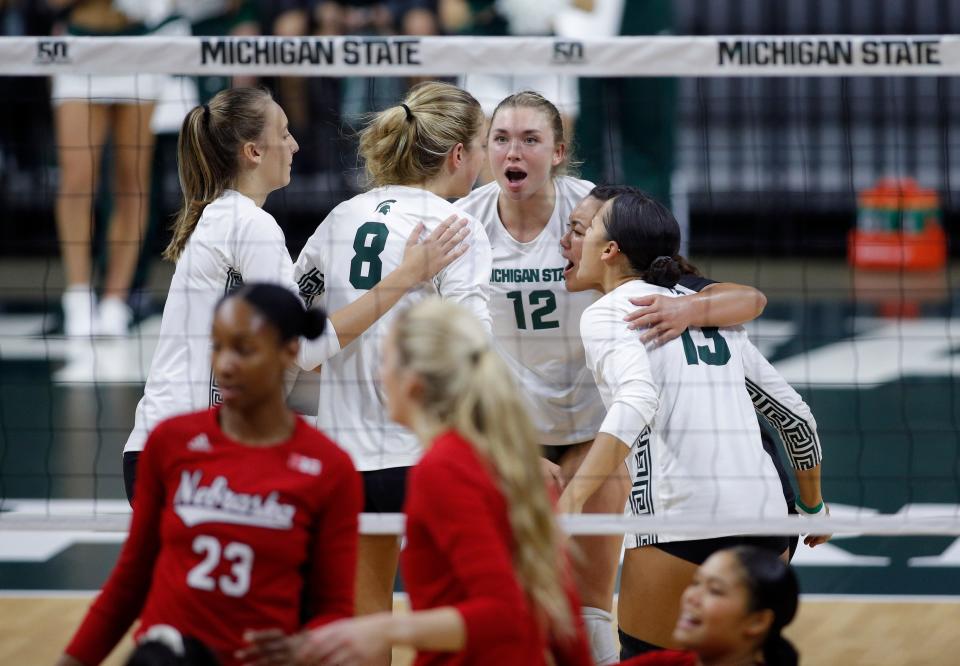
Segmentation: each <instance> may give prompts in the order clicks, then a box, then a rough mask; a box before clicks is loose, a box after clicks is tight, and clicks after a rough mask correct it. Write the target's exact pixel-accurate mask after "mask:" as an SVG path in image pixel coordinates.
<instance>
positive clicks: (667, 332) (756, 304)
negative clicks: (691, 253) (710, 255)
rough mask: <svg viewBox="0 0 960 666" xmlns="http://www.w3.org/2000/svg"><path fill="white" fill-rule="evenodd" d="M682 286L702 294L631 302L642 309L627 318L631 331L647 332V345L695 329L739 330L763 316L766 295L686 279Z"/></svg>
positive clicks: (736, 286) (742, 287)
mask: <svg viewBox="0 0 960 666" xmlns="http://www.w3.org/2000/svg"><path fill="white" fill-rule="evenodd" d="M680 284H681V285H683V286H685V287H687V288H689V289H693V290H695V291H696V292H698V293H695V294H688V295H686V296H678V297H675V298H674V297H670V296H663V295H658V294H653V295H650V296H644V297H642V298H634V299H630V302H631V303H633V304H634V305H636V306H638V307H639V309H637V310H635V311H634V312H631V313H630V314H628V315H627V316H626V321H627V322H629V326H630V328H633V329H638V328H645V329H647V330H645V331H644V332H643V335H642V340H643V341H644V342H657V343H658V344H663V343H664V342H669V341H670V340H673V339H674V338H676V337H677V336H679V335H680V334H681V333H683V332H684V331H685V330H686V329H687V328H689V327H691V326H696V327H703V326H739V325H741V324H745V323H747V322H748V321H753V320H754V319H756V318H757V317H759V316H760V315H761V314H762V313H763V309H764V308H765V307H766V305H767V297H766V296H764V294H763V292H761V291H760V290H758V289H755V288H753V287H748V286H746V285H741V284H735V283H733V282H714V281H712V280H709V279H707V278H701V277H698V276H684V278H682V279H681V281H680Z"/></svg>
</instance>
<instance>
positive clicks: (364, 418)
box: [294, 185, 491, 471]
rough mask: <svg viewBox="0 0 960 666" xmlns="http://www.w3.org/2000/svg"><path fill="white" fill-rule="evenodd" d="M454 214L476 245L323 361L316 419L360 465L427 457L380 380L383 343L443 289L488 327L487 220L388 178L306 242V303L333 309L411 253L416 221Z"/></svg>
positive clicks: (337, 211)
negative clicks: (408, 313) (398, 418)
mask: <svg viewBox="0 0 960 666" xmlns="http://www.w3.org/2000/svg"><path fill="white" fill-rule="evenodd" d="M451 215H458V216H459V217H462V218H466V219H468V221H469V228H470V237H469V238H468V239H467V241H466V242H467V243H468V244H469V249H468V250H467V252H466V253H465V254H464V255H463V256H462V257H460V258H458V259H457V260H456V261H454V262H453V263H452V264H450V265H449V266H447V267H446V268H445V269H443V270H442V271H440V273H439V274H438V275H437V276H436V277H435V278H434V279H433V280H432V281H431V282H430V283H428V284H426V285H424V286H423V287H421V288H419V289H416V290H412V291H410V292H409V293H408V294H406V295H405V296H404V297H403V298H402V299H401V300H400V302H399V303H398V304H397V305H396V306H395V307H393V308H392V309H391V310H390V312H388V313H386V315H384V316H383V317H381V318H380V319H379V321H377V322H376V323H375V324H374V325H373V326H371V327H370V328H369V329H367V331H366V332H365V333H364V334H363V335H361V336H360V337H359V338H357V339H356V340H354V341H353V342H351V343H350V344H349V345H347V346H346V347H344V348H343V350H342V351H341V352H340V353H339V354H338V355H336V356H334V357H333V358H331V359H329V360H328V361H326V362H325V363H324V364H323V368H322V370H321V372H320V399H319V405H318V407H317V426H318V427H320V428H323V430H324V432H327V433H329V435H330V437H331V438H332V439H334V440H335V441H336V442H337V443H339V444H340V446H342V447H343V448H344V449H345V450H346V451H347V452H348V453H349V454H350V456H351V457H352V458H353V462H354V464H355V465H356V467H357V469H358V470H360V471H370V470H377V469H387V468H390V467H408V466H410V465H413V464H414V463H416V461H417V459H418V458H419V456H420V445H419V444H418V442H417V440H416V438H415V437H414V435H413V433H411V432H410V431H409V430H407V429H405V428H403V427H401V426H399V425H397V424H395V423H393V422H391V421H390V418H389V416H388V415H387V410H386V408H385V406H384V403H383V396H382V393H381V392H380V389H379V368H380V346H381V342H382V340H383V338H384V337H385V336H386V335H388V334H389V333H390V328H391V326H392V322H393V317H394V316H395V315H396V313H397V312H399V311H400V310H402V309H403V308H405V307H407V306H409V305H411V304H413V303H415V302H417V301H419V300H422V299H423V298H426V297H427V296H429V295H430V294H439V295H440V296H442V297H444V298H446V299H449V300H451V301H454V302H457V303H460V304H461V305H463V306H464V307H466V308H467V309H468V310H469V311H470V312H472V313H473V314H474V316H476V317H477V319H479V320H480V322H481V324H482V325H483V326H484V327H485V328H486V329H487V330H488V331H489V330H490V325H491V324H490V312H489V310H488V283H487V281H488V279H489V277H490V265H491V259H490V243H489V241H488V240H487V234H486V233H485V231H484V229H483V227H482V226H481V225H480V223H479V222H478V221H477V220H475V219H473V218H472V217H470V216H469V215H465V214H464V213H463V212H462V211H461V210H460V209H459V208H457V207H455V206H454V205H453V204H451V203H449V202H447V201H446V200H445V199H442V198H440V197H438V196H437V195H435V194H433V193H431V192H428V191H426V190H422V189H420V188H416V187H406V186H402V185H389V186H386V187H378V188H374V189H372V190H370V191H369V192H365V193H363V194H359V195H357V196H355V197H353V198H352V199H350V200H349V201H345V202H343V203H341V204H340V205H339V206H337V207H336V208H334V209H333V210H332V211H331V212H330V214H329V215H328V216H327V218H326V219H325V220H324V221H323V223H322V224H321V225H320V226H319V227H317V230H316V231H315V232H314V234H313V235H312V236H311V237H310V239H309V240H308V241H307V244H306V245H305V246H304V248H303V251H302V252H301V253H300V257H299V259H298V260H297V263H296V266H295V267H294V279H295V280H296V281H297V283H298V284H299V286H300V293H301V295H302V296H303V298H304V300H305V301H306V303H307V305H308V306H309V305H321V306H322V307H324V308H325V309H326V310H327V312H334V311H336V310H339V309H340V308H342V307H344V306H346V305H349V304H350V303H352V302H353V301H355V300H357V299H358V298H360V297H361V296H362V295H363V294H364V293H365V292H366V291H367V290H369V289H372V288H373V287H374V286H376V285H377V283H378V282H380V280H381V279H382V278H384V277H385V276H387V275H388V274H389V273H390V272H391V271H393V270H395V269H396V268H397V267H398V266H399V265H400V262H401V261H402V260H403V252H404V248H405V246H406V242H407V239H408V238H409V236H410V234H411V232H412V231H413V229H414V227H416V225H417V224H418V223H420V222H423V223H424V225H425V226H426V233H430V232H431V231H433V230H434V229H435V228H436V227H437V225H439V224H440V223H441V222H443V221H444V220H445V219H446V218H448V217H450V216H451Z"/></svg>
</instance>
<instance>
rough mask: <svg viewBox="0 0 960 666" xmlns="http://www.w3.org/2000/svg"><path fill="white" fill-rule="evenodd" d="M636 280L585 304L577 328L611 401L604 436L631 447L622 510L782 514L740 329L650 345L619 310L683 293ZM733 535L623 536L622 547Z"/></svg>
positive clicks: (692, 333) (690, 333) (698, 332)
mask: <svg viewBox="0 0 960 666" xmlns="http://www.w3.org/2000/svg"><path fill="white" fill-rule="evenodd" d="M687 293H692V292H690V290H688V289H684V288H683V287H677V288H676V289H672V290H671V289H665V288H663V287H657V286H654V285H651V284H647V283H646V282H643V281H642V280H632V281H630V282H627V283H626V284H623V285H621V286H620V287H617V288H616V289H614V290H613V291H612V292H610V293H609V294H606V295H605V296H603V297H601V298H600V300H598V301H597V302H596V303H595V304H593V305H592V306H590V307H589V308H587V310H586V312H584V314H583V319H582V320H581V325H580V331H581V335H582V336H583V344H584V347H585V349H586V358H587V364H588V365H589V367H590V369H591V371H592V372H593V374H594V376H595V377H596V380H597V387H598V388H599V389H600V394H601V396H603V402H604V404H605V405H606V406H607V410H608V411H607V416H606V418H605V419H604V422H603V425H602V426H601V427H600V431H601V432H606V433H609V434H611V435H613V436H615V437H617V438H618V439H619V440H620V441H622V442H624V443H626V444H628V445H632V449H631V452H630V458H629V466H630V469H631V473H632V474H633V478H634V481H633V488H632V490H631V493H630V498H629V500H628V502H627V513H628V514H632V515H644V514H647V515H649V514H653V515H659V516H667V517H698V518H707V519H709V518H712V517H714V516H722V518H723V519H724V520H727V519H736V518H738V517H740V518H760V517H780V516H785V515H786V506H785V504H784V502H783V492H782V489H781V487H780V479H779V477H778V476H777V471H776V469H775V468H774V466H773V462H772V461H771V460H770V456H768V455H767V454H766V452H765V451H764V450H763V446H762V444H761V441H760V428H759V425H758V423H757V417H756V414H755V412H754V406H753V403H752V401H751V399H750V396H749V394H748V393H747V387H746V376H747V370H746V367H745V361H744V359H745V357H746V355H748V354H750V352H745V348H746V347H747V346H752V345H750V342H749V340H748V338H747V335H746V332H745V331H744V330H743V329H742V328H741V327H737V328H722V329H716V328H704V329H697V328H690V329H688V330H687V331H685V332H684V333H683V335H681V336H680V337H679V338H676V339H674V340H671V341H670V342H667V343H666V344H663V345H661V346H651V347H649V348H646V347H645V346H644V345H643V344H641V343H640V341H639V339H638V338H639V334H638V333H637V332H636V331H630V330H628V329H627V325H626V323H625V322H624V321H623V318H624V316H625V315H626V314H627V313H629V312H631V311H632V310H634V309H635V306H633V305H631V303H630V301H629V299H630V298H637V297H640V296H646V295H649V294H664V295H671V296H680V295H683V294H687ZM732 534H735V532H731V531H730V530H726V531H718V533H717V534H712V535H698V536H690V535H687V536H684V535H679V534H660V535H638V534H628V535H627V540H626V545H627V547H628V548H636V547H638V546H642V545H646V544H650V543H657V542H666V541H683V540H688V539H698V538H705V536H709V537H719V536H728V535H732Z"/></svg>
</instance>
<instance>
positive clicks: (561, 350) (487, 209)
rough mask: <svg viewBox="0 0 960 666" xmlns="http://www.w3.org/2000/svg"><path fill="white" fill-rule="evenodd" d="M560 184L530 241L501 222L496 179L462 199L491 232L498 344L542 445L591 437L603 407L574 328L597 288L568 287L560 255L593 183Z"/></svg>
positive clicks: (492, 303)
mask: <svg viewBox="0 0 960 666" xmlns="http://www.w3.org/2000/svg"><path fill="white" fill-rule="evenodd" d="M554 186H555V188H556V205H555V206H554V209H553V214H552V215H551V216H550V220H549V222H547V226H546V227H544V229H543V231H542V232H541V233H540V235H539V236H537V237H536V238H535V239H533V240H532V241H529V242H526V243H521V242H520V241H518V240H517V239H516V238H514V237H513V236H512V235H511V234H510V232H509V231H507V229H506V228H505V227H504V226H503V222H501V220H500V214H499V212H498V210H497V200H498V197H499V195H500V187H499V185H497V183H496V182H493V183H490V184H488V185H485V186H483V187H480V188H477V189H476V190H474V191H473V192H472V193H470V195H469V196H467V197H465V198H463V199H461V200H460V201H458V202H457V205H458V206H459V207H461V208H463V210H465V211H466V212H468V213H470V214H471V215H473V216H474V217H476V218H477V219H479V220H480V222H481V223H482V224H483V226H484V229H486V231H487V236H489V237H490V245H491V246H492V249H493V270H492V271H491V274H490V276H489V278H490V314H491V316H492V317H493V333H494V337H495V338H496V341H497V347H498V349H499V350H500V352H501V354H502V356H503V357H504V359H505V360H506V362H507V365H508V366H510V369H511V370H512V371H513V372H514V374H515V376H516V377H517V380H518V382H519V384H520V388H521V391H522V393H523V394H524V395H525V396H526V398H527V400H528V403H529V405H530V415H531V417H532V418H533V421H534V424H535V425H536V427H537V428H538V430H539V431H540V443H541V444H550V445H561V446H563V445H567V444H576V443H578V442H585V441H588V440H591V439H593V438H594V437H595V436H596V434H597V428H598V427H599V425H600V422H601V421H602V420H603V415H604V408H603V402H601V400H600V394H599V393H597V388H596V384H595V383H594V381H593V377H592V376H591V374H590V371H589V370H588V369H587V367H586V364H585V363H584V358H583V345H582V344H581V342H580V339H579V337H578V336H577V333H576V331H577V330H578V326H579V323H580V317H581V315H582V314H583V311H584V310H585V309H586V308H587V306H589V305H590V304H591V303H593V302H594V301H595V300H596V299H597V294H596V292H592V291H586V292H578V293H571V292H569V291H567V289H566V286H565V285H564V281H563V268H564V266H565V265H566V263H567V262H566V260H565V259H564V258H563V255H562V254H561V253H560V238H561V237H562V236H563V234H564V232H565V231H566V227H567V225H568V223H569V220H570V213H571V212H572V211H573V209H574V208H575V207H576V206H577V204H578V203H580V201H581V200H582V199H583V198H584V197H585V196H587V194H589V193H590V190H591V189H592V188H593V183H590V182H588V181H585V180H579V179H577V178H570V177H567V176H561V177H558V178H555V179H554Z"/></svg>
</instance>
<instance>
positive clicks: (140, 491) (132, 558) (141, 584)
mask: <svg viewBox="0 0 960 666" xmlns="http://www.w3.org/2000/svg"><path fill="white" fill-rule="evenodd" d="M163 431H164V428H163V425H162V424H161V425H160V426H158V427H157V429H156V430H154V431H153V433H151V435H150V438H149V439H148V440H147V446H146V447H145V448H144V451H143V453H142V454H141V456H140V460H139V464H138V466H137V492H136V495H135V496H134V500H133V518H132V519H131V523H130V534H129V535H128V537H127V540H126V542H125V543H124V545H123V549H122V550H121V551H120V557H119V559H118V560H117V564H116V566H115V567H114V569H113V572H112V573H111V574H110V578H109V579H108V580H107V583H106V584H105V585H104V587H103V591H102V592H101V593H100V595H99V596H98V597H97V599H96V600H95V601H94V602H93V604H92V605H91V606H90V610H88V611H87V615H86V617H84V620H83V623H82V624H81V625H80V627H79V629H77V632H76V633H75V634H74V636H73V639H72V640H71V641H70V644H69V645H68V646H67V648H66V650H65V652H64V655H63V656H62V657H61V659H60V661H59V662H58V664H59V665H61V666H68V665H69V666H75V665H76V664H88V665H89V664H99V663H100V662H101V661H103V660H104V659H105V658H106V656H107V655H108V654H110V651H111V650H112V649H113V648H114V646H116V644H117V643H119V642H120V639H121V638H123V635H124V634H125V633H126V632H127V629H129V628H130V625H131V624H133V621H134V620H135V619H136V618H137V616H138V615H139V614H140V611H141V609H142V608H143V604H144V602H145V601H146V598H147V593H148V592H149V591H150V581H151V580H152V576H153V566H154V562H155V561H156V558H157V555H158V554H159V552H160V531H159V530H158V529H157V526H158V525H159V524H160V518H161V513H162V509H163V504H164V501H165V495H164V488H163V483H162V477H161V471H160V464H159V463H160V461H159V460H158V459H157V452H158V449H162V446H161V444H160V443H159V442H157V440H158V439H159V437H160V436H162V432H163ZM153 442H157V443H155V444H153V446H151V443H153Z"/></svg>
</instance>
